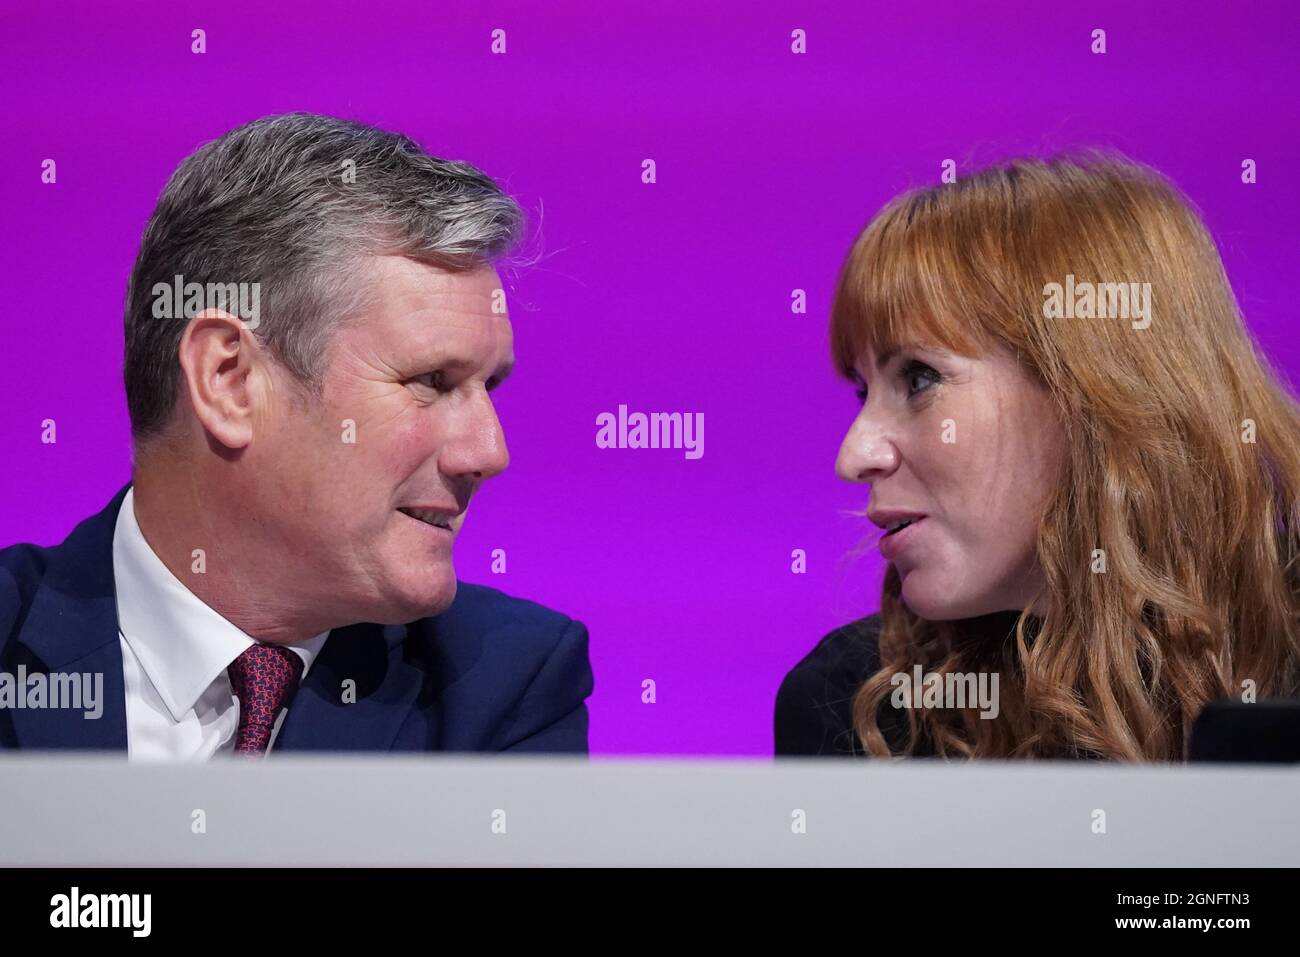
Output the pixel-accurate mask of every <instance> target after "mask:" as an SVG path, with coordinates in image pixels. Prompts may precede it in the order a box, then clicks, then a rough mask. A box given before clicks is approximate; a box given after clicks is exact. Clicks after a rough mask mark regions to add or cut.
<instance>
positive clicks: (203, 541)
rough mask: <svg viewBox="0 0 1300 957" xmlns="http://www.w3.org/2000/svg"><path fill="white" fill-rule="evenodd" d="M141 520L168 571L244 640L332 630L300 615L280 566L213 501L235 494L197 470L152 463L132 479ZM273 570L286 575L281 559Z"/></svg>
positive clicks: (289, 638) (292, 639) (291, 638)
mask: <svg viewBox="0 0 1300 957" xmlns="http://www.w3.org/2000/svg"><path fill="white" fill-rule="evenodd" d="M131 482H132V498H133V499H134V508H135V520H136V524H137V525H139V527H140V532H141V534H142V535H143V536H144V539H145V541H146V542H147V543H148V545H149V547H150V548H151V549H152V550H153V552H154V554H155V555H157V556H158V559H159V561H161V562H162V563H163V564H164V565H165V566H167V570H168V571H170V572H171V573H172V574H173V575H174V576H175V577H176V579H177V580H178V581H179V582H181V584H183V585H184V586H185V587H186V588H188V589H189V590H190V591H191V592H193V593H194V595H195V596H196V597H197V598H198V599H199V600H200V601H202V602H203V603H204V604H205V605H207V606H208V607H209V608H211V609H212V610H213V611H215V612H216V613H217V614H219V615H221V617H223V618H225V619H226V620H227V621H229V622H230V623H231V624H233V625H234V626H235V627H236V628H238V629H239V630H240V631H242V632H244V634H246V635H248V636H249V637H250V638H253V639H255V640H257V641H262V642H268V643H271V644H286V645H291V644H296V643H298V642H300V641H304V640H306V639H308V638H311V637H312V636H314V635H318V634H320V633H321V632H323V631H328V630H329V627H330V626H329V624H328V623H326V622H324V621H320V620H315V621H313V620H306V619H304V618H303V617H301V616H299V615H295V614H294V613H293V609H291V608H290V607H289V604H288V602H287V599H288V598H289V597H290V591H289V590H288V589H287V588H285V587H280V579H279V577H278V576H277V569H276V568H275V567H263V566H264V565H267V564H268V563H264V562H259V560H258V552H259V549H256V548H249V547H248V542H247V541H246V540H245V539H244V537H243V536H242V535H241V534H240V532H239V529H240V527H241V523H239V522H230V521H227V520H226V518H227V516H223V515H222V514H220V511H219V510H218V509H214V507H213V503H214V502H218V501H222V500H223V499H226V498H227V497H228V496H229V490H227V492H226V494H225V495H220V494H217V493H215V492H214V491H213V490H210V489H207V488H206V487H205V485H204V481H203V477H202V476H201V475H200V474H199V471H198V470H196V469H190V468H177V467H172V466H170V465H169V463H166V462H152V463H150V466H149V468H147V469H142V468H140V467H139V466H137V467H136V468H135V469H134V470H133V474H132V480H131ZM270 564H271V565H278V566H279V568H280V569H283V567H284V565H285V562H284V561H283V559H282V558H281V559H277V560H276V561H275V562H274V563H270Z"/></svg>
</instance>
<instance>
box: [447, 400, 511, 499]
mask: <svg viewBox="0 0 1300 957" xmlns="http://www.w3.org/2000/svg"><path fill="white" fill-rule="evenodd" d="M460 426H461V427H460V429H458V434H457V435H456V437H455V438H454V439H453V440H452V441H451V442H450V443H448V445H447V446H445V447H444V448H443V450H442V454H441V455H440V456H439V457H440V459H441V460H442V469H443V471H444V472H446V473H448V474H453V475H468V476H473V477H474V478H475V479H476V480H478V481H485V480H487V479H490V478H492V477H493V476H496V475H500V474H501V473H502V472H504V471H505V470H506V467H507V466H508V465H509V464H510V450H509V449H508V448H506V435H505V430H504V429H502V428H501V420H500V419H499V418H498V417H497V413H496V408H495V407H494V406H493V405H492V400H491V399H490V398H489V397H488V396H487V393H483V394H482V396H481V397H480V398H479V399H478V401H476V402H475V403H474V404H473V407H472V408H471V409H467V410H465V418H464V420H463V421H462V422H461V423H460Z"/></svg>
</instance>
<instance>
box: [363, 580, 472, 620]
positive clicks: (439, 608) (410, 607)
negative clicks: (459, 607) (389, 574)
mask: <svg viewBox="0 0 1300 957" xmlns="http://www.w3.org/2000/svg"><path fill="white" fill-rule="evenodd" d="M423 584H425V585H426V587H425V588H423V589H421V590H419V591H417V592H414V593H409V592H408V593H405V594H403V595H402V596H401V597H400V598H399V597H394V599H393V600H392V601H390V602H388V603H387V605H386V606H385V607H384V608H382V609H381V610H380V611H379V612H378V613H377V615H376V617H374V619H373V621H374V623H375V624H377V625H405V624H408V623H410V622H413V621H417V620H419V619H421V618H432V617H434V616H435V615H441V614H442V613H443V612H444V611H446V610H447V609H448V608H450V607H451V603H452V602H453V601H454V600H455V598H456V578H455V576H451V577H450V578H449V579H448V581H447V582H446V584H444V585H442V586H441V587H439V588H437V589H429V588H428V587H427V582H426V583H423Z"/></svg>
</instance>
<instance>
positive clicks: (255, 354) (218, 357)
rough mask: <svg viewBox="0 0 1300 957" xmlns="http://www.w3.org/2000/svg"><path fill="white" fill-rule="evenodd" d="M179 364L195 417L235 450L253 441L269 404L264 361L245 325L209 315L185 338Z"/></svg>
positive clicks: (191, 325)
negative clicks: (261, 406) (263, 409)
mask: <svg viewBox="0 0 1300 957" xmlns="http://www.w3.org/2000/svg"><path fill="white" fill-rule="evenodd" d="M179 358H180V363H181V369H182V371H183V373H184V376H185V389H186V392H187V394H188V395H189V398H190V405H191V406H192V407H193V409H194V415H195V416H196V417H197V418H198V420H199V422H201V423H202V425H203V428H204V429H206V430H207V432H208V433H209V434H210V435H211V436H212V437H213V438H214V439H215V440H216V441H218V442H220V443H221V444H222V445H224V446H225V447H227V448H230V449H242V448H244V447H245V446H247V445H248V444H249V443H250V442H251V441H252V440H253V432H254V426H255V424H256V422H257V419H258V414H257V413H258V411H259V409H258V404H259V403H261V402H265V401H266V399H267V398H268V396H267V390H266V388H265V386H266V382H265V377H266V368H265V357H264V354H263V351H262V349H261V348H260V346H259V344H258V342H257V341H256V339H254V338H253V334H252V333H251V332H249V331H248V329H247V327H246V326H245V325H244V323H243V321H242V320H240V319H238V318H237V317H235V316H232V315H231V314H230V313H228V312H224V311H223V310H220V309H205V310H203V312H201V313H199V314H198V315H197V316H195V317H194V318H193V319H191V320H190V323H189V325H188V326H186V327H185V332H184V334H183V335H182V336H181V344H180V356H179Z"/></svg>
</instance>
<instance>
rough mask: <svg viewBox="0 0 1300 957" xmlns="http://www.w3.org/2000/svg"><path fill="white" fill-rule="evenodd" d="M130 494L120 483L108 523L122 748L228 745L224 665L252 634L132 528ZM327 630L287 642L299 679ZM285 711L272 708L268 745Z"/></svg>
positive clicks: (174, 753)
mask: <svg viewBox="0 0 1300 957" xmlns="http://www.w3.org/2000/svg"><path fill="white" fill-rule="evenodd" d="M134 493H135V490H134V489H128V490H127V493H126V497H125V498H124V499H123V500H122V509H121V511H120V512H118V515H117V525H116V526H115V527H114V529H113V578H114V582H115V586H116V592H117V623H118V632H119V635H120V638H121V643H122V673H123V677H124V678H125V682H126V740H127V757H128V759H129V760H132V761H176V760H182V761H183V760H191V761H194V760H198V761H201V760H205V759H207V758H210V757H212V756H213V755H214V754H219V753H229V752H231V751H233V749H234V746H235V731H236V730H237V729H238V727H239V699H238V698H236V697H235V695H234V692H233V691H232V690H231V686H230V678H229V677H228V676H227V675H226V668H227V666H228V665H230V663H231V662H232V661H234V660H235V659H236V658H238V657H239V656H240V654H242V653H243V651H244V649H246V648H248V647H250V646H251V645H253V644H256V642H255V641H254V640H253V639H252V638H250V637H249V636H248V635H246V634H244V632H242V631H240V630H239V629H238V628H236V627H235V626H234V625H232V624H231V623H230V622H228V621H226V619H224V618H222V617H221V615H219V614H217V612H215V611H213V610H212V609H211V608H209V607H208V606H207V605H205V604H204V603H203V602H202V601H201V600H200V599H199V598H198V596H197V595H195V594H194V593H193V592H192V591H190V590H189V589H188V588H186V587H185V585H183V584H182V583H181V582H180V580H179V579H177V578H176V576H175V575H173V574H172V573H171V571H170V570H169V569H168V568H167V566H166V565H164V564H163V563H162V560H161V559H160V558H159V557H158V556H157V554H155V553H154V550H153V549H152V548H151V547H150V546H149V543H148V542H147V541H145V537H144V535H143V533H142V532H141V531H140V525H139V523H138V522H137V521H136V517H135V496H134ZM328 637H329V632H328V631H327V632H324V633H323V634H320V635H316V636H315V637H313V638H308V639H307V640H306V641H303V642H301V643H299V644H296V645H290V646H289V647H290V648H291V649H292V650H293V651H294V652H296V653H297V654H298V655H299V657H301V658H302V662H303V671H302V674H303V678H306V676H307V672H308V670H309V669H310V668H311V664H312V661H313V660H314V659H315V657H316V655H317V653H318V652H319V651H320V649H321V646H322V645H323V644H325V639H326V638H328ZM287 713H288V712H287V711H285V710H282V711H281V712H280V714H279V715H278V716H277V718H276V722H275V730H274V731H273V732H272V734H271V744H270V747H269V748H268V751H269V750H272V749H274V747H275V739H276V737H277V736H278V735H279V733H280V725H281V723H282V722H283V721H284V716H285V714H287Z"/></svg>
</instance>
